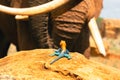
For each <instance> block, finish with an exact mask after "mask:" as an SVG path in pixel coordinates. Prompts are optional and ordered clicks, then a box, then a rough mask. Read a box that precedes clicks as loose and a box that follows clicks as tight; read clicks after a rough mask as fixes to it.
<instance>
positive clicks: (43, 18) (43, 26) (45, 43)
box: [28, 0, 52, 48]
mask: <svg viewBox="0 0 120 80" xmlns="http://www.w3.org/2000/svg"><path fill="white" fill-rule="evenodd" d="M28 1H29V2H28V4H29V6H35V5H40V4H44V3H46V2H48V0H28ZM48 17H49V13H46V14H41V15H34V16H31V17H30V20H29V23H30V31H31V33H30V34H31V35H32V37H33V39H34V41H35V42H36V46H37V47H38V48H51V47H52V42H51V40H50V37H49V34H48V20H49V18H48Z"/></svg>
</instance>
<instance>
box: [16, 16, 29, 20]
mask: <svg viewBox="0 0 120 80" xmlns="http://www.w3.org/2000/svg"><path fill="white" fill-rule="evenodd" d="M28 18H29V16H23V15H16V16H15V19H17V20H28Z"/></svg>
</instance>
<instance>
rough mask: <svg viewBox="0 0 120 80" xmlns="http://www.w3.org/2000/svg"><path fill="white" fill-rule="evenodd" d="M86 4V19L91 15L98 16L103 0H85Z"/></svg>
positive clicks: (91, 16)
mask: <svg viewBox="0 0 120 80" xmlns="http://www.w3.org/2000/svg"><path fill="white" fill-rule="evenodd" d="M85 1H86V4H87V5H88V13H87V17H88V21H89V20H90V19H91V18H93V17H96V18H97V17H98V16H99V14H100V12H101V9H102V8H103V0H85Z"/></svg>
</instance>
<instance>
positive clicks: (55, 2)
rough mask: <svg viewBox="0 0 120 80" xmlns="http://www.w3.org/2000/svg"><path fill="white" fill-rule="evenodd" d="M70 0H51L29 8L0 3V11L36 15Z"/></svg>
mask: <svg viewBox="0 0 120 80" xmlns="http://www.w3.org/2000/svg"><path fill="white" fill-rule="evenodd" d="M70 1H72V0H53V1H50V2H48V3H46V4H42V5H39V6H35V7H30V8H10V7H7V6H3V5H0V12H4V13H7V14H12V15H36V14H43V13H47V12H50V11H52V10H54V9H56V8H58V7H60V6H62V5H64V4H66V3H68V2H70Z"/></svg>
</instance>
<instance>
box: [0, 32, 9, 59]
mask: <svg viewBox="0 0 120 80" xmlns="http://www.w3.org/2000/svg"><path fill="white" fill-rule="evenodd" d="M9 46H10V43H9V42H8V41H7V40H6V38H5V37H4V35H3V34H2V33H1V32H0V58H3V57H5V56H7V52H8V48H9Z"/></svg>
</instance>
